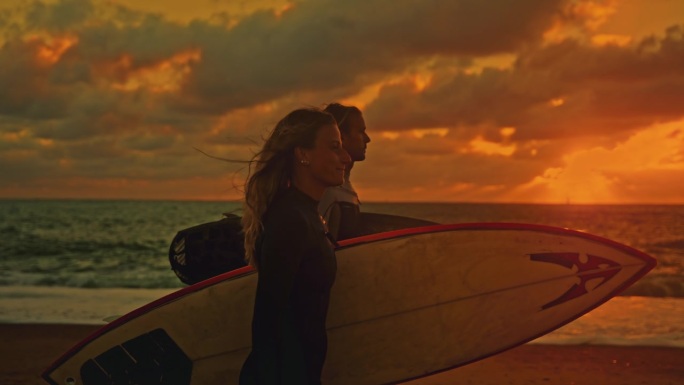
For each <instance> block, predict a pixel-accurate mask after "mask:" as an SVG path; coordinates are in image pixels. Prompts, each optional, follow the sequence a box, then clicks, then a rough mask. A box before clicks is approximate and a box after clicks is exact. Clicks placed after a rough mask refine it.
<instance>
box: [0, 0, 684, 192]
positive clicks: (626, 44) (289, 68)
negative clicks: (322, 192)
mask: <svg viewBox="0 0 684 385" xmlns="http://www.w3.org/2000/svg"><path fill="white" fill-rule="evenodd" d="M334 101H336V102H341V103H344V104H353V105H356V106H358V107H360V108H361V109H362V110H363V112H364V116H365V118H366V123H367V126H368V133H369V135H370V136H371V139H372V142H371V143H369V147H368V152H367V159H366V161H365V162H363V163H358V164H357V165H356V166H355V167H354V170H353V173H352V182H353V183H354V185H355V187H356V188H357V190H358V192H359V194H360V196H361V200H362V201H453V202H531V203H566V202H571V203H679V204H684V1H681V0H605V1H601V0H595V1H583V0H574V1H570V0H487V1H483V0H454V1H447V0H442V1H439V0H434V1H429V0H345V1H330V0H301V1H287V0H249V1H248V0H192V1H188V0H165V1H163V0H153V1H150V0H148V1H139V0H108V1H106V0H105V1H98V0H57V1H47V0H46V1H28V0H3V1H2V2H1V3H0V197H5V198H10V197H21V198H89V199H90V198H95V199H100V198H101V199H111V198H114V199H236V198H239V196H240V185H241V184H242V183H243V181H244V177H245V174H244V170H243V169H241V167H240V166H236V165H233V164H228V163H226V162H222V161H219V160H216V159H212V158H209V157H207V156H206V155H203V154H202V153H200V152H198V151H197V150H196V149H199V150H201V151H203V152H205V153H207V154H211V155H213V156H216V157H223V158H231V159H245V160H247V159H250V158H251V155H252V154H253V153H254V152H255V151H256V150H257V149H258V147H259V145H260V143H261V138H262V137H263V136H264V135H265V134H266V133H268V131H269V130H270V129H272V128H273V126H274V124H275V122H277V121H278V120H279V119H280V118H281V117H282V116H284V115H285V114H286V113H287V112H289V111H290V110H292V109H295V108H299V107H303V106H322V105H323V104H325V103H329V102H334Z"/></svg>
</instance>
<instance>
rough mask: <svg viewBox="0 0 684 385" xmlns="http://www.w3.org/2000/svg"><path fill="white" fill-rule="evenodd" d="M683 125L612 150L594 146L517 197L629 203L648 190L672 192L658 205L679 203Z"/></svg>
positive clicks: (683, 185)
mask: <svg viewBox="0 0 684 385" xmlns="http://www.w3.org/2000/svg"><path fill="white" fill-rule="evenodd" d="M682 148H684V121H679V122H674V123H668V124H661V125H655V126H651V127H648V128H645V129H643V130H641V131H640V132H638V133H636V134H634V135H633V136H632V137H630V138H629V139H628V140H626V141H625V142H623V143H621V144H619V145H618V146H616V147H614V148H611V149H607V148H604V147H595V148H591V149H586V150H581V151H576V152H574V153H571V154H568V155H566V156H565V157H564V163H565V164H564V165H563V166H561V167H550V168H547V169H546V170H545V171H544V172H543V173H542V174H541V175H538V176H537V177H535V178H534V180H532V181H531V182H530V183H528V184H527V185H524V186H522V187H521V188H520V189H518V192H517V193H518V194H513V195H516V196H517V195H520V196H528V197H529V196H531V195H537V194H538V195H539V198H538V199H539V201H541V202H572V203H633V202H640V201H643V200H644V198H647V197H645V196H643V197H642V196H641V195H637V194H639V193H637V191H650V190H652V189H653V188H654V186H659V185H661V186H662V185H665V184H666V185H668V186H670V188H669V189H670V190H671V191H672V193H671V194H669V195H668V196H667V197H663V202H665V201H672V202H676V201H678V199H679V201H681V192H682V191H684V178H680V177H676V176H677V175H679V176H682V175H684V150H682Z"/></svg>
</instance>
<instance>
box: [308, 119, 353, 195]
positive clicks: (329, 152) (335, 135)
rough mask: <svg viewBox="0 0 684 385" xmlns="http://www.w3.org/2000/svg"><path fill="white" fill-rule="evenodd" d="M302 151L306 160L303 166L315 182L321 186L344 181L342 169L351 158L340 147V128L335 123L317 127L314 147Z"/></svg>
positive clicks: (334, 184) (339, 183) (336, 184)
mask: <svg viewBox="0 0 684 385" xmlns="http://www.w3.org/2000/svg"><path fill="white" fill-rule="evenodd" d="M302 151H303V156H304V159H305V160H306V161H308V165H307V166H306V167H304V168H305V169H306V170H308V172H309V173H310V176H311V177H312V178H313V180H314V181H315V182H317V183H318V184H320V185H321V186H323V187H331V186H339V185H341V184H342V183H344V170H345V168H346V166H347V165H348V164H349V163H350V162H351V158H350V157H349V154H348V153H347V151H346V150H345V149H344V147H342V138H341V137H340V130H339V129H338V128H337V125H336V124H329V125H325V126H323V127H321V128H319V129H318V133H317V134H316V142H315V144H314V147H313V148H310V149H303V150H302Z"/></svg>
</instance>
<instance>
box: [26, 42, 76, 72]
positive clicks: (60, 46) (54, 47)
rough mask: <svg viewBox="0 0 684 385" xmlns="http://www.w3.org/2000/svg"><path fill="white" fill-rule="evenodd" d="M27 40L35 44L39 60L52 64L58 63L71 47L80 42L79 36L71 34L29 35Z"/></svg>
mask: <svg viewBox="0 0 684 385" xmlns="http://www.w3.org/2000/svg"><path fill="white" fill-rule="evenodd" d="M25 41H27V42H28V43H29V44H30V43H34V44H35V47H36V59H37V60H38V61H39V62H42V63H44V64H47V65H52V64H55V63H57V62H58V61H59V59H60V58H61V57H62V55H64V53H65V52H66V51H67V50H68V49H69V48H71V47H73V46H74V45H76V44H78V37H77V36H71V35H64V36H52V37H47V38H42V37H39V36H28V37H27V38H26V39H25Z"/></svg>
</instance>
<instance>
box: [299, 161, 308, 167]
mask: <svg viewBox="0 0 684 385" xmlns="http://www.w3.org/2000/svg"><path fill="white" fill-rule="evenodd" d="M299 163H301V164H303V165H304V166H308V165H309V161H308V160H306V159H302V160H300V161H299Z"/></svg>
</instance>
